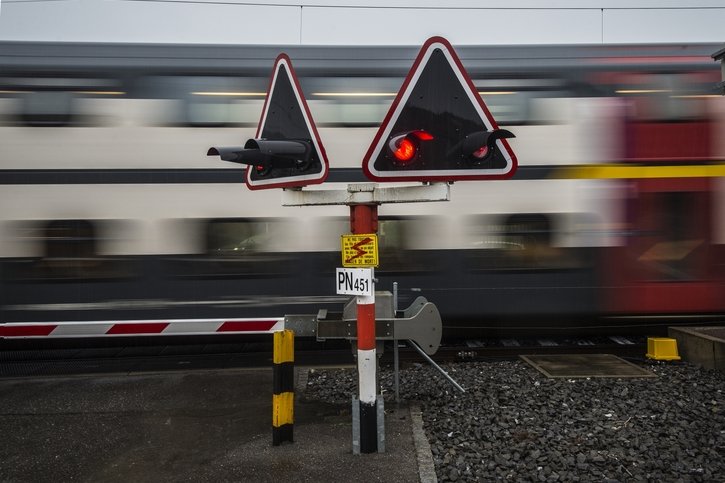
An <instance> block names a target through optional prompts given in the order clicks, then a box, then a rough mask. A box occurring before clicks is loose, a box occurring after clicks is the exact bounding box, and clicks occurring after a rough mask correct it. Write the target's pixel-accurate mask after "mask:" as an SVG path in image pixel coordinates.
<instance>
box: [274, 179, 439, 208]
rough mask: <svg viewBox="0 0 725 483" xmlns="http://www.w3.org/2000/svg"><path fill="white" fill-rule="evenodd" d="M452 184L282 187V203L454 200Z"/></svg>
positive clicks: (307, 204) (283, 204)
mask: <svg viewBox="0 0 725 483" xmlns="http://www.w3.org/2000/svg"><path fill="white" fill-rule="evenodd" d="M450 199H451V186H450V184H449V183H447V182H436V183H430V184H423V185H417V186H389V187H385V188H381V187H379V186H378V185H377V184H375V183H357V184H349V185H348V186H347V189H346V190H327V189H323V190H320V189H315V190H304V189H301V188H295V189H289V188H284V189H283V190H282V206H328V205H348V206H349V205H381V204H384V203H424V202H431V201H450Z"/></svg>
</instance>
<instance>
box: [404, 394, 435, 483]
mask: <svg viewBox="0 0 725 483" xmlns="http://www.w3.org/2000/svg"><path fill="white" fill-rule="evenodd" d="M410 421H411V426H412V430H413V444H414V445H415V452H416V455H417V458H418V476H419V477H420V482H421V483H438V477H437V476H436V472H435V465H434V464H433V453H431V450H430V443H429V442H428V438H427V437H426V435H425V431H424V430H423V413H422V412H421V410H420V406H418V405H417V404H411V405H410Z"/></svg>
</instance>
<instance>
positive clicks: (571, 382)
mask: <svg viewBox="0 0 725 483" xmlns="http://www.w3.org/2000/svg"><path fill="white" fill-rule="evenodd" d="M641 365H643V366H644V367H646V368H648V369H649V370H651V371H652V372H654V373H655V374H656V375H657V376H658V377H656V378H641V379H640V378H627V379H619V378H591V379H586V378H581V379H548V378H546V377H545V376H543V375H542V374H540V373H539V372H537V371H536V370H535V369H533V368H532V367H531V366H529V365H528V364H526V363H524V362H522V361H503V362H469V363H458V364H449V365H445V366H444V368H445V370H446V371H447V372H448V373H449V374H450V375H451V376H452V377H453V378H454V379H455V380H456V381H457V382H458V383H459V384H461V385H462V386H463V387H464V388H465V389H466V393H460V392H458V391H457V390H456V389H455V388H454V387H453V386H452V385H451V384H450V383H448V382H447V381H446V380H445V379H444V378H443V377H442V376H441V375H440V373H438V372H437V371H436V370H435V369H433V368H432V367H429V366H427V365H422V364H416V365H413V366H412V367H409V368H405V369H402V370H401V372H400V395H401V399H403V400H404V401H416V402H417V404H419V405H420V407H421V409H422V415H423V422H424V429H425V433H426V436H427V438H428V441H429V442H430V446H431V452H432V455H433V460H434V463H435V471H436V475H437V478H438V481H496V480H508V481H544V482H553V481H582V482H583V481H602V482H615V481H619V482H629V481H647V482H662V481H667V482H679V481H683V482H688V481H704V482H725V374H723V373H721V372H717V371H708V370H705V369H702V368H699V367H697V366H693V365H688V364H684V363H676V364H673V363H657V362H641ZM356 381H357V372H356V370H355V369H347V370H346V369H334V370H312V371H311V373H310V374H309V379H308V381H307V387H306V392H305V397H306V398H308V399H318V400H321V401H325V402H331V403H345V404H349V403H350V398H351V396H352V395H353V394H355V393H356ZM380 384H381V387H382V390H383V393H384V395H385V399H386V404H394V394H393V374H392V371H391V370H389V369H387V368H383V369H381V371H380Z"/></svg>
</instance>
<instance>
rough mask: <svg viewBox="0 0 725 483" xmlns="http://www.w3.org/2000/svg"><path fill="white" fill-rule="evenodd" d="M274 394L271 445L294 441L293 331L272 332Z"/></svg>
mask: <svg viewBox="0 0 725 483" xmlns="http://www.w3.org/2000/svg"><path fill="white" fill-rule="evenodd" d="M273 359H274V371H273V376H274V395H273V396H272V445H274V446H279V445H280V444H282V442H284V441H289V442H290V443H291V442H293V441H294V438H293V429H294V417H295V416H294V406H295V393H294V389H295V381H294V374H295V362H294V361H295V333H294V332H292V331H291V330H283V331H280V332H275V333H274V355H273Z"/></svg>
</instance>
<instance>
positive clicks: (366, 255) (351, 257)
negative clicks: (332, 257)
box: [342, 233, 378, 267]
mask: <svg viewBox="0 0 725 483" xmlns="http://www.w3.org/2000/svg"><path fill="white" fill-rule="evenodd" d="M342 266H343V267H377V266H378V236H377V235H376V234H375V233H369V234H362V235H342Z"/></svg>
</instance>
